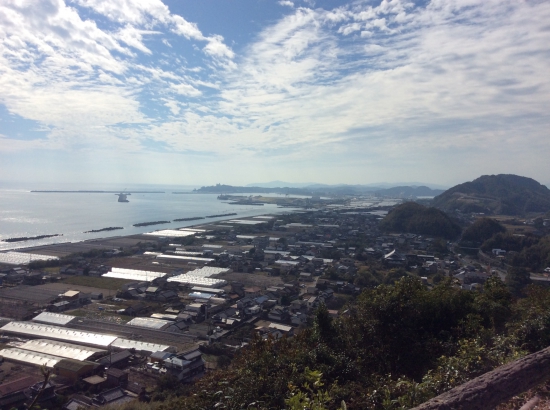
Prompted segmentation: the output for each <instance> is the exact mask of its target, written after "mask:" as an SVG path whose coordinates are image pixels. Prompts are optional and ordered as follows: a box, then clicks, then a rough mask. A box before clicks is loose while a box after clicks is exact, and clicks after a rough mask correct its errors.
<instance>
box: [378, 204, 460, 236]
mask: <svg viewBox="0 0 550 410" xmlns="http://www.w3.org/2000/svg"><path fill="white" fill-rule="evenodd" d="M380 229H381V230H385V231H388V232H409V233H414V234H417V235H429V236H435V237H441V238H447V239H454V238H456V237H457V236H459V235H460V231H461V228H460V226H459V225H458V224H456V223H455V222H454V221H452V220H451V218H449V216H448V215H447V214H445V213H444V212H442V211H440V210H439V209H436V208H431V207H425V206H423V205H420V204H417V203H415V202H405V203H404V204H401V205H399V206H396V207H395V208H393V209H392V210H391V211H390V213H389V214H388V215H387V216H386V217H385V218H384V219H383V220H382V222H381V223H380Z"/></svg>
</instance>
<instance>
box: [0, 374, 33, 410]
mask: <svg viewBox="0 0 550 410" xmlns="http://www.w3.org/2000/svg"><path fill="white" fill-rule="evenodd" d="M37 381H38V380H37V379H36V378H34V377H30V376H27V377H21V378H19V379H16V380H14V381H11V382H8V383H3V384H1V385H0V408H2V409H11V408H12V407H18V406H20V405H22V404H23V403H24V402H25V401H26V400H27V399H28V396H27V394H26V391H28V389H30V387H31V386H33V385H34V384H35V383H36V382H37Z"/></svg>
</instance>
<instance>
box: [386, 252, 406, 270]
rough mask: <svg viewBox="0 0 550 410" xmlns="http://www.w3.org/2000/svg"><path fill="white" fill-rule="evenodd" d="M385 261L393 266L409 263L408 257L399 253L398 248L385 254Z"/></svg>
mask: <svg viewBox="0 0 550 410" xmlns="http://www.w3.org/2000/svg"><path fill="white" fill-rule="evenodd" d="M384 263H386V264H388V265H391V266H402V265H405V264H406V263H407V258H406V257H405V256H403V255H401V254H399V253H397V252H396V250H395V249H394V250H393V251H391V252H389V253H387V254H386V255H384Z"/></svg>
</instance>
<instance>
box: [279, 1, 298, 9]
mask: <svg viewBox="0 0 550 410" xmlns="http://www.w3.org/2000/svg"><path fill="white" fill-rule="evenodd" d="M279 4H280V5H281V6H286V7H292V8H294V3H293V2H291V1H290V0H281V1H279Z"/></svg>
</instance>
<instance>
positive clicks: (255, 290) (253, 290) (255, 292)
mask: <svg viewBox="0 0 550 410" xmlns="http://www.w3.org/2000/svg"><path fill="white" fill-rule="evenodd" d="M261 294H262V288H260V287H258V286H250V287H246V288H244V295H245V296H246V297H249V298H257V297H258V296H260V295H261Z"/></svg>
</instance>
